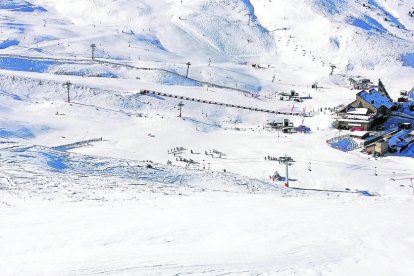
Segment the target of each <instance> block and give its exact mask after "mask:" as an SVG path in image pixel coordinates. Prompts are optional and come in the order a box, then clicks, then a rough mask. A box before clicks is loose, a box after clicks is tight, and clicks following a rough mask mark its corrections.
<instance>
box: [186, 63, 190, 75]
mask: <svg viewBox="0 0 414 276" xmlns="http://www.w3.org/2000/svg"><path fill="white" fill-rule="evenodd" d="M186 64H187V73H186V74H185V78H188V70H190V65H191V63H190V62H187V63H186Z"/></svg>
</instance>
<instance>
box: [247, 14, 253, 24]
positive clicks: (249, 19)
mask: <svg viewBox="0 0 414 276" xmlns="http://www.w3.org/2000/svg"><path fill="white" fill-rule="evenodd" d="M246 15H248V16H249V21H248V22H247V26H250V20H251V17H252V15H251V14H250V13H246Z"/></svg>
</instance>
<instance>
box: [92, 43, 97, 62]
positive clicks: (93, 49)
mask: <svg viewBox="0 0 414 276" xmlns="http://www.w3.org/2000/svg"><path fill="white" fill-rule="evenodd" d="M95 49H96V44H95V43H92V44H91V51H92V52H91V54H92V59H95Z"/></svg>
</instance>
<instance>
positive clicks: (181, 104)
mask: <svg viewBox="0 0 414 276" xmlns="http://www.w3.org/2000/svg"><path fill="white" fill-rule="evenodd" d="M183 106H184V104H183V102H180V103H179V104H178V109H179V110H180V114H179V115H178V117H180V118H181V117H182V113H181V112H182V108H183Z"/></svg>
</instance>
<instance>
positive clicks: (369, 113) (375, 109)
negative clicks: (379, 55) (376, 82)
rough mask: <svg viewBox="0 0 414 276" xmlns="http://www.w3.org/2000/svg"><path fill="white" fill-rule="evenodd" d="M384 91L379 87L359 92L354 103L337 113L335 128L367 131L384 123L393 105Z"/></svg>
mask: <svg viewBox="0 0 414 276" xmlns="http://www.w3.org/2000/svg"><path fill="white" fill-rule="evenodd" d="M384 91H385V89H384V88H383V86H382V87H381V86H380V87H379V89H371V90H369V91H365V90H363V91H361V92H359V93H358V94H357V95H356V99H355V101H353V102H352V103H350V104H349V105H347V106H345V107H344V108H343V109H342V110H340V111H339V112H338V117H337V120H336V122H335V124H336V127H337V128H339V129H352V128H354V129H357V130H363V131H367V130H371V129H373V128H374V127H375V126H376V125H377V124H378V123H380V122H381V121H385V120H386V119H387V118H388V116H389V115H390V113H391V108H392V106H393V105H394V103H393V101H392V99H391V98H390V97H389V95H388V93H386V91H385V92H384Z"/></svg>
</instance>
